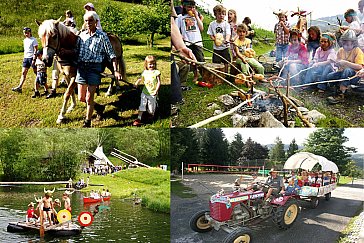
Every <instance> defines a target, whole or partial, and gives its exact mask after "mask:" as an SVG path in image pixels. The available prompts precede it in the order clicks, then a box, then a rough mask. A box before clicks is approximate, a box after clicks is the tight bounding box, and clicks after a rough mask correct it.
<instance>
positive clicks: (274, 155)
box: [269, 137, 286, 163]
mask: <svg viewBox="0 0 364 243" xmlns="http://www.w3.org/2000/svg"><path fill="white" fill-rule="evenodd" d="M269 158H270V159H271V160H272V161H273V162H278V163H279V162H284V161H285V159H286V153H285V151H284V144H283V143H282V140H281V139H280V138H279V137H276V140H275V145H274V146H273V147H272V148H271V150H270V153H269Z"/></svg>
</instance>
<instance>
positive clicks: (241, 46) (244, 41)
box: [234, 24, 264, 75]
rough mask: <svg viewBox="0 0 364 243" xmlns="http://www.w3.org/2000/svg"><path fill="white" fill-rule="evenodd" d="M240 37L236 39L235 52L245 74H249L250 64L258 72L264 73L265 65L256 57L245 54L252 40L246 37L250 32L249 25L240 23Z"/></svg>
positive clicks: (238, 30) (237, 61) (238, 31)
mask: <svg viewBox="0 0 364 243" xmlns="http://www.w3.org/2000/svg"><path fill="white" fill-rule="evenodd" d="M237 33H238V38H237V39H236V40H235V42H234V45H235V52H236V55H237V57H238V58H237V59H236V64H238V65H240V66H241V70H242V72H243V73H244V74H245V75H249V73H250V71H249V66H251V67H252V68H253V69H254V70H255V71H256V72H257V73H259V74H263V75H264V67H263V65H262V64H261V63H260V62H258V61H257V60H256V59H255V58H254V57H248V56H246V55H245V51H246V49H247V48H250V43H251V40H249V39H248V38H245V36H246V34H247V33H248V26H246V25H245V24H239V25H238V28H237Z"/></svg>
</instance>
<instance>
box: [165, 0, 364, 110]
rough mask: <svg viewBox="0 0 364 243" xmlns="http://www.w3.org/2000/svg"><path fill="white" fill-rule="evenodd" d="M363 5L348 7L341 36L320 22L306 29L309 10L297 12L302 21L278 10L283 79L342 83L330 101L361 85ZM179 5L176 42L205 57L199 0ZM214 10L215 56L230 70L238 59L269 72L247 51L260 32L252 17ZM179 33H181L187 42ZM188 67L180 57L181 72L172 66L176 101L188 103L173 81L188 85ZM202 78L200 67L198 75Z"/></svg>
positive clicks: (246, 69)
mask: <svg viewBox="0 0 364 243" xmlns="http://www.w3.org/2000/svg"><path fill="white" fill-rule="evenodd" d="M363 6H364V1H363V0H360V1H359V4H358V8H359V12H360V13H357V11H355V10H354V9H348V10H347V11H346V12H345V13H344V18H345V21H346V22H347V24H348V25H346V26H341V27H340V28H339V32H340V34H339V36H340V37H339V38H338V39H337V38H336V35H335V34H334V33H329V32H327V33H321V30H320V28H319V27H318V26H310V27H309V28H308V29H307V20H306V19H305V16H304V14H305V12H304V11H303V12H302V13H301V12H299V13H297V14H296V15H299V21H298V23H297V25H295V26H292V27H291V26H290V24H289V22H288V14H287V11H282V10H280V11H279V12H274V14H275V15H277V18H278V22H277V23H276V24H275V26H274V33H275V37H276V38H275V46H276V50H275V56H276V62H277V66H279V67H280V68H281V69H282V70H281V72H280V78H281V80H284V81H286V82H287V80H286V79H288V77H289V80H290V84H291V85H293V86H294V85H303V86H304V88H303V89H310V88H317V89H318V92H320V93H325V92H327V90H328V89H329V88H330V87H334V88H336V89H337V90H335V91H336V95H333V96H329V97H327V100H328V102H329V103H330V104H337V103H340V102H343V101H344V98H345V95H347V89H348V88H349V86H350V85H357V84H358V82H359V80H360V78H361V77H363V76H364V69H363V65H364V55H363V50H364V34H363V33H364V24H363V20H364V19H362V20H359V17H358V16H359V15H361V16H363ZM179 9H182V11H180V12H179V13H180V14H179V15H175V16H174V19H172V21H171V22H172V43H175V44H174V46H175V48H176V49H177V50H178V51H179V52H180V54H181V55H182V56H185V57H187V58H189V59H192V60H193V61H199V62H204V56H203V44H202V43H203V41H206V40H202V36H201V33H202V31H204V30H203V24H202V19H203V17H202V16H201V14H200V13H198V11H197V10H196V7H195V2H194V0H183V1H182V7H179ZM213 11H214V16H215V20H214V21H213V22H211V23H210V25H209V28H208V30H207V34H208V35H209V36H210V38H211V40H212V41H213V58H212V62H214V63H224V64H225V70H224V71H225V72H226V73H227V72H228V63H229V62H230V61H231V60H233V61H236V65H237V66H238V67H240V68H241V70H242V72H243V73H244V74H246V75H249V74H250V73H251V72H253V73H257V74H263V75H264V67H263V66H262V64H261V63H259V62H258V61H257V60H256V59H255V58H254V56H249V54H247V50H249V49H250V48H251V47H252V42H251V38H252V37H253V36H254V34H255V33H254V30H251V27H250V26H249V24H250V22H251V20H250V19H249V18H245V19H244V21H243V23H242V24H237V23H236V11H235V10H229V11H227V10H226V9H225V8H224V7H223V6H222V5H217V6H215V7H214V9H213ZM176 12H177V11H176ZM177 13H178V12H177ZM226 13H227V14H228V20H227V21H226V20H225V16H226ZM173 14H176V13H173V9H172V16H173ZM173 22H174V23H173ZM174 24H175V25H176V26H175V27H174V26H173V25H174ZM174 30H175V31H176V32H177V30H178V31H179V33H175V35H174V36H173V31H174ZM173 37H174V39H175V41H173ZM179 38H182V42H183V43H181V41H180V40H179ZM337 44H339V46H340V48H339V50H338V51H335V49H334V47H336V45H337ZM186 67H187V68H186ZM188 67H189V65H187V64H186V63H185V62H179V63H177V66H176V69H175V71H176V74H175V76H173V71H174V67H173V66H172V92H174V96H172V98H173V99H172V104H177V105H178V104H181V103H183V99H182V93H181V92H180V91H179V90H178V85H176V86H175V87H174V86H173V80H174V79H175V80H177V81H175V82H176V83H180V85H181V86H182V90H183V87H184V82H185V80H186V78H187V72H188ZM186 70H187V72H186ZM197 78H198V76H197V72H196V71H195V75H194V80H197ZM336 80H337V81H336ZM284 85H285V84H284Z"/></svg>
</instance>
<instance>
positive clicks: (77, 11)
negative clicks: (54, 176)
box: [0, 0, 170, 128]
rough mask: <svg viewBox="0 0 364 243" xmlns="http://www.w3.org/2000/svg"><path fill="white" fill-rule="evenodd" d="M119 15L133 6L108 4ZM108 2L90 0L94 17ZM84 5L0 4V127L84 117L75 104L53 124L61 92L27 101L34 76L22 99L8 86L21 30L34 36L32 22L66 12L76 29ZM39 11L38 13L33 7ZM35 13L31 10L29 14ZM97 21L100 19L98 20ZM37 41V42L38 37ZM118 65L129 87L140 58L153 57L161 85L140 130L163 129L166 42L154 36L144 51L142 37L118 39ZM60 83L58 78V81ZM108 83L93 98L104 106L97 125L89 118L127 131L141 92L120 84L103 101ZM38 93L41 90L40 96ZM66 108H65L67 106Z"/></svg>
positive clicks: (16, 65)
mask: <svg viewBox="0 0 364 243" xmlns="http://www.w3.org/2000/svg"><path fill="white" fill-rule="evenodd" d="M112 2H113V4H116V5H115V6H118V8H119V9H121V10H122V11H128V9H131V8H133V6H135V5H134V4H131V3H125V2H118V1H112ZM108 3H110V1H109V0H96V1H93V4H94V5H95V7H96V10H99V11H98V12H102V9H103V8H104V7H105V6H106V5H107V4H108ZM83 5H84V2H78V1H64V2H59V1H56V0H49V1H47V2H43V1H41V0H32V1H29V0H27V1H22V2H19V1H15V0H6V1H1V3H0V8H1V9H2V14H1V19H0V65H1V67H2V68H1V69H0V79H1V81H2V85H1V88H0V91H1V96H0V107H1V108H0V116H1V117H2V119H1V121H0V126H1V127H81V126H82V123H83V120H84V117H85V114H86V105H85V104H84V103H80V102H79V103H78V105H77V106H76V108H75V110H74V111H73V112H72V113H70V114H66V116H67V119H66V120H65V123H64V124H62V125H57V124H56V119H57V116H58V114H59V112H60V109H61V106H62V103H63V93H64V91H65V88H64V87H63V88H58V89H57V94H58V95H57V97H56V98H53V99H48V100H46V99H45V97H44V96H42V97H40V98H36V99H32V98H31V95H32V94H33V86H34V79H35V74H34V73H33V72H29V73H28V76H27V80H26V82H25V84H24V86H23V92H22V94H18V93H15V92H12V91H11V88H12V87H16V86H17V85H18V84H19V79H20V75H21V69H22V67H21V64H22V60H23V53H22V51H23V38H24V37H23V34H22V28H23V27H24V26H29V27H31V28H32V29H33V35H34V36H35V37H38V36H37V30H38V27H37V26H36V23H35V21H34V20H35V19H39V20H44V19H57V18H59V17H61V16H62V17H63V19H64V12H65V10H67V9H71V10H72V12H73V13H74V16H75V20H76V23H77V25H78V26H81V23H82V22H83V21H82V16H83V14H84V9H83ZM36 6H42V7H41V8H35V7H36ZM33 8H35V10H34V11H29V9H33ZM100 17H101V19H102V16H100ZM38 42H39V43H40V40H39V38H38ZM122 42H123V50H124V60H125V63H126V76H127V81H128V82H130V83H134V82H135V81H136V80H137V78H138V76H139V75H140V74H141V72H142V71H143V69H144V67H143V64H144V58H145V56H147V55H154V56H156V58H157V68H158V69H159V70H160V71H161V82H162V86H161V89H160V92H159V101H158V104H159V116H158V118H157V120H155V121H153V122H152V123H150V124H146V125H145V126H146V127H153V128H159V127H164V128H166V127H169V123H170V119H169V113H170V106H169V84H170V61H169V50H170V38H169V37H165V36H160V35H157V36H156V40H155V43H156V45H155V46H154V47H153V48H149V47H148V46H147V39H146V35H135V36H130V37H128V38H126V37H125V38H124V39H122ZM51 71H52V70H51V68H49V69H48V72H47V73H48V85H49V86H51V81H52V80H51V77H52V75H51ZM60 78H62V76H61V77H60ZM110 81H111V80H110V79H109V78H104V79H103V81H102V85H101V86H100V96H97V97H96V99H95V100H96V102H97V103H100V104H103V105H105V106H106V109H105V113H104V114H105V116H104V118H103V119H102V120H96V119H93V121H92V126H93V127H127V126H131V124H132V123H133V121H134V120H135V119H136V118H137V114H138V107H139V102H140V93H141V89H142V87H139V88H138V89H135V88H133V87H131V86H129V85H127V84H126V83H121V85H122V89H121V91H119V92H118V93H117V94H114V95H113V96H110V97H105V93H106V91H107V87H108V85H109V83H110ZM42 92H43V90H41V93H42ZM69 104H70V103H69Z"/></svg>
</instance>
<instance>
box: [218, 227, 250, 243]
mask: <svg viewBox="0 0 364 243" xmlns="http://www.w3.org/2000/svg"><path fill="white" fill-rule="evenodd" d="M249 242H252V232H251V230H249V229H248V228H240V229H236V230H234V231H233V232H231V233H230V234H228V235H227V236H226V237H225V239H224V241H223V243H249Z"/></svg>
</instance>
